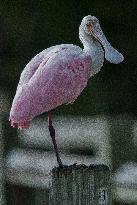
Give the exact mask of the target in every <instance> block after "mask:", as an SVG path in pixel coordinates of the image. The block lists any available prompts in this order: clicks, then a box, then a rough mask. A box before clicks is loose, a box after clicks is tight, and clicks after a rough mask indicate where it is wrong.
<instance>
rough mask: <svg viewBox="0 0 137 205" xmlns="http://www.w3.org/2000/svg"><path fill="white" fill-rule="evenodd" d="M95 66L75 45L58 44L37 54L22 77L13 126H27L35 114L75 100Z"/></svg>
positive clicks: (12, 118) (15, 104)
mask: <svg viewBox="0 0 137 205" xmlns="http://www.w3.org/2000/svg"><path fill="white" fill-rule="evenodd" d="M91 68H92V59H91V57H90V56H89V55H87V54H85V53H84V52H83V50H82V49H81V48H80V47H78V46H75V45H71V44H66V45H65V44H64V45H59V46H54V47H51V48H48V49H46V50H44V51H42V52H41V53H39V54H38V55H36V56H35V57H34V58H33V59H32V60H31V61H30V62H29V63H28V64H27V66H26V67H25V69H24V70H23V72H22V74H21V77H20V81H19V84H18V88H17V92H16V96H15V98H14V101H13V105H14V106H12V109H11V116H10V119H11V121H12V124H13V126H14V125H18V126H19V127H26V126H27V125H28V123H29V121H30V120H32V119H33V118H34V117H35V116H37V115H39V114H41V113H43V112H48V111H49V110H52V109H54V108H55V107H57V106H59V105H62V104H69V103H73V102H74V101H75V99H76V98H77V97H78V96H79V94H80V93H81V92H82V90H83V89H84V88H85V87H86V85H87V82H88V79H89V78H90V76H91V75H92V69H91ZM12 113H15V114H16V116H15V118H14V115H13V114H12Z"/></svg>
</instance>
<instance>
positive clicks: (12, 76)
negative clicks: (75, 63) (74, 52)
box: [0, 0, 137, 115]
mask: <svg viewBox="0 0 137 205" xmlns="http://www.w3.org/2000/svg"><path fill="white" fill-rule="evenodd" d="M0 5H1V6H0V15H1V18H0V83H1V86H4V87H6V89H8V90H9V92H11V94H12V98H13V96H14V94H15V89H16V86H17V83H18V80H19V76H20V73H21V71H22V70H23V68H24V66H25V65H26V63H27V62H28V61H29V60H30V59H31V58H32V57H33V56H34V55H35V54H37V53H38V52H40V51H41V50H43V49H45V48H47V47H50V46H52V45H57V44H61V43H73V44H77V45H79V46H82V45H81V43H80V41H79V38H78V27H79V24H80V22H81V20H82V18H83V17H84V16H86V15H89V14H91V15H95V16H97V17H98V18H99V19H100V22H101V27H102V29H103V31H104V33H105V34H106V36H107V38H108V39H109V40H110V42H111V43H112V45H113V46H114V47H116V48H117V49H118V50H119V51H121V52H122V53H123V54H124V56H125V61H124V62H123V63H122V64H119V65H112V64H109V63H108V62H105V64H104V67H103V68H102V70H101V72H100V73H99V74H97V75H96V76H95V77H93V78H92V79H90V81H89V83H88V87H87V88H86V89H85V90H84V92H83V93H82V94H81V96H80V97H79V98H78V100H77V101H76V102H75V103H74V105H68V106H61V107H60V108H57V109H56V111H55V112H56V113H57V114H60V113H62V114H63V113H64V114H66V113H68V114H83V115H84V114H86V115H91V114H100V113H121V112H132V113H136V111H137V108H136V107H137V106H136V101H137V92H136V90H137V80H136V78H137V67H136V53H137V46H136V44H137V38H136V34H137V30H136V24H137V18H136V13H137V1H135V0H130V1H124V0H113V1H112V0H104V1H102V0H79V1H74V0H69V1H62V0H60V1H57V0H39V1H36V0H30V1H26V0H24V1H23V0H12V1H10V0H5V1H2V0H1V1H0Z"/></svg>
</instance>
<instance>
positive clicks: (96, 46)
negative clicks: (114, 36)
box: [79, 32, 104, 74]
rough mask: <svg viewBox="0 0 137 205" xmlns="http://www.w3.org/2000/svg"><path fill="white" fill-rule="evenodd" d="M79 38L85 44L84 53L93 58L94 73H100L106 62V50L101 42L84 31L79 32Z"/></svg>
mask: <svg viewBox="0 0 137 205" xmlns="http://www.w3.org/2000/svg"><path fill="white" fill-rule="evenodd" d="M79 38H80V40H81V42H82V44H83V46H84V49H83V51H84V53H86V54H87V55H90V56H91V58H92V71H93V72H92V73H93V74H96V73H98V72H99V71H100V69H101V67H102V66H103V62H104V51H103V49H102V46H101V44H100V43H99V42H98V41H96V40H95V39H93V38H92V37H91V36H89V35H87V34H85V33H84V32H79Z"/></svg>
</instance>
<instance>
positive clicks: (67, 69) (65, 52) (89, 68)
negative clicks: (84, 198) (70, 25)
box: [9, 15, 124, 167]
mask: <svg viewBox="0 0 137 205" xmlns="http://www.w3.org/2000/svg"><path fill="white" fill-rule="evenodd" d="M79 38H80V40H81V42H82V44H83V46H84V49H82V48H80V47H79V46H76V45H73V44H61V45H57V46H52V47H50V48H47V49H45V50H43V51H42V52H40V53H39V54H37V55H36V56H35V57H34V58H33V59H32V60H31V61H30V62H29V63H28V64H27V65H26V67H25V68H24V70H23V72H22V73H21V77H20V81H19V84H18V87H17V91H16V95H15V97H14V100H13V103H12V107H11V111H10V117H9V120H10V121H11V126H12V127H18V128H27V127H29V124H30V121H31V120H32V119H33V118H34V117H36V116H38V115H40V114H41V113H43V112H48V126H49V131H50V135H51V138H52V142H53V145H54V149H55V153H56V157H57V162H58V164H59V166H60V167H62V166H63V165H62V161H61V159H60V156H59V152H58V148H57V144H56V140H55V130H54V128H53V126H52V121H51V112H50V111H51V110H53V109H54V108H56V107H58V106H60V105H62V104H69V103H73V102H74V101H75V100H76V99H77V97H78V96H79V95H80V93H81V92H82V90H83V89H84V88H85V87H86V86H87V82H88V80H89V79H90V77H92V76H93V75H95V74H96V73H98V72H99V71H100V69H101V67H102V66H103V62H104V57H105V58H106V60H108V61H109V62H110V63H114V64H118V63H120V62H122V61H123V60H124V57H123V55H122V54H121V53H119V52H118V51H117V50H116V49H114V48H113V47H112V46H111V45H110V43H109V42H108V41H107V39H106V37H105V35H104V33H103V31H102V29H101V27H100V24H99V20H98V19H97V18H96V17H94V16H91V15H88V16H86V17H84V18H83V20H82V22H81V24H80V27H79Z"/></svg>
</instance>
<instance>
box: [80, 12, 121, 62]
mask: <svg viewBox="0 0 137 205" xmlns="http://www.w3.org/2000/svg"><path fill="white" fill-rule="evenodd" d="M79 37H80V40H81V41H82V43H83V44H84V41H86V40H87V41H91V45H92V42H94V41H98V42H99V43H100V44H101V45H102V46H103V48H104V51H105V58H106V60H108V61H109V62H110V63H114V64H118V63H120V62H122V61H123V60H124V57H123V55H122V54H121V53H119V52H118V51H117V50H116V49H115V48H113V47H112V46H111V44H110V43H109V42H108V40H107V39H106V37H105V35H104V33H103V31H102V29H101V27H100V24H99V20H98V19H97V18H96V17H95V16H91V15H88V16H86V17H84V18H83V20H82V22H81V25H80V27H79Z"/></svg>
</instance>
